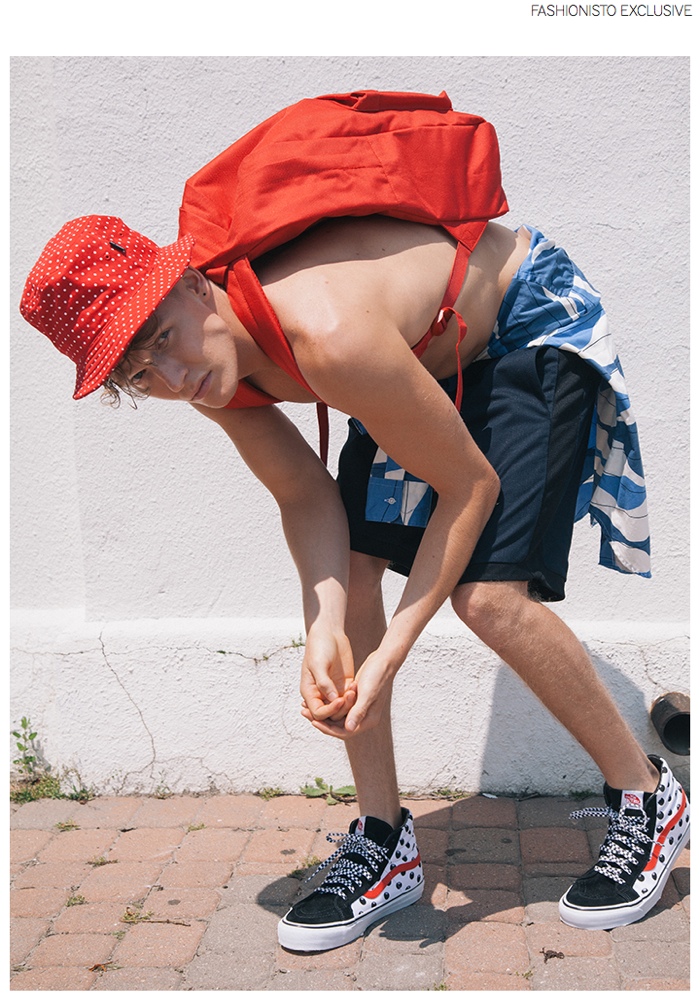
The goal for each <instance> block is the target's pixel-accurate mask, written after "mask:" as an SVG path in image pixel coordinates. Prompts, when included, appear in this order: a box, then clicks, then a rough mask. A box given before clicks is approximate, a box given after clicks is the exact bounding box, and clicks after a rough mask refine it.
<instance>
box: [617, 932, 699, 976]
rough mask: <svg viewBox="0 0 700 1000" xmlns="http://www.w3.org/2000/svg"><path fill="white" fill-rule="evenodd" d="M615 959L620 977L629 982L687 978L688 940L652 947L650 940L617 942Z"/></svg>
mask: <svg viewBox="0 0 700 1000" xmlns="http://www.w3.org/2000/svg"><path fill="white" fill-rule="evenodd" d="M615 958H616V960H617V964H618V967H619V969H620V976H621V977H622V978H623V979H624V980H625V981H626V982H629V981H633V980H636V979H688V978H689V976H690V947H689V942H688V941H680V942H676V943H671V942H663V943H662V944H661V946H660V947H653V938H652V939H650V940H649V941H616V942H615Z"/></svg>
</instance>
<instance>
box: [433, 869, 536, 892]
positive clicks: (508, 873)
mask: <svg viewBox="0 0 700 1000" xmlns="http://www.w3.org/2000/svg"><path fill="white" fill-rule="evenodd" d="M445 871H446V873H447V884H448V885H449V887H450V889H509V890H510V891H511V892H519V891H520V887H521V885H522V878H521V875H520V868H519V867H518V866H517V865H495V864H494V865H483V864H463V865H460V864H456V865H452V864H451V865H448V866H447V868H446V869H445Z"/></svg>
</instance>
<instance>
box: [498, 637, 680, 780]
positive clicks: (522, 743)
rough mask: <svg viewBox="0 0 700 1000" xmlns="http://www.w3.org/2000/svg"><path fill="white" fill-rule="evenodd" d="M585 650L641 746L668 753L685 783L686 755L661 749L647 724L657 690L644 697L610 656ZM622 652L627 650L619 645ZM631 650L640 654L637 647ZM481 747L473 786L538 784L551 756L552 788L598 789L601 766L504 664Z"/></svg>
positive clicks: (549, 770) (657, 752)
mask: <svg viewBox="0 0 700 1000" xmlns="http://www.w3.org/2000/svg"><path fill="white" fill-rule="evenodd" d="M588 652H589V655H590V656H591V657H592V660H593V663H594V666H595V668H596V671H597V672H598V675H599V677H600V678H601V680H602V681H603V683H604V684H605V686H606V687H607V689H608V690H609V691H610V693H611V694H612V697H613V700H614V701H615V703H616V704H617V706H618V708H619V709H620V711H621V712H622V715H623V716H624V718H625V720H626V721H627V723H628V724H629V726H630V728H631V729H632V732H633V733H634V735H635V737H636V738H637V739H638V740H639V742H640V743H641V745H642V747H643V749H644V750H645V752H646V753H653V754H658V755H659V756H662V757H664V758H665V759H667V760H668V761H669V763H670V764H671V766H672V767H673V769H674V772H675V773H676V775H677V777H678V779H679V780H680V781H681V782H683V783H684V784H686V785H687V784H688V782H689V757H681V756H677V755H675V754H674V753H671V752H670V751H669V750H668V749H666V748H665V747H664V746H663V744H662V743H661V740H660V739H659V736H658V734H657V732H656V730H655V729H654V727H653V725H652V722H651V718H650V709H651V702H652V701H653V698H654V697H655V696H656V693H655V694H654V695H653V696H652V697H648V696H647V695H645V693H644V692H643V691H642V690H641V689H640V688H639V687H638V686H637V685H636V684H635V683H634V682H633V681H632V680H631V679H630V677H629V676H628V675H626V674H625V673H623V672H622V670H620V669H619V668H618V667H617V666H616V665H615V663H614V662H613V661H612V659H610V658H608V657H606V656H603V655H600V654H599V653H596V652H595V650H593V649H590V648H589V649H588ZM621 655H626V654H625V652H624V649H623V651H622V652H621ZM631 655H636V656H642V655H643V654H642V653H641V652H640V651H639V650H636V651H635V653H634V654H631ZM484 748H485V749H484V754H483V758H482V770H481V781H480V784H479V786H478V787H480V788H481V789H483V790H486V791H492V792H496V793H497V792H498V791H499V790H503V789H507V790H509V791H510V792H511V793H512V794H519V795H527V794H530V793H532V792H533V791H536V790H537V788H538V780H539V776H540V775H541V774H542V773H547V774H550V773H551V772H552V767H553V762H556V769H557V771H558V776H557V777H555V776H554V775H553V776H552V783H553V785H552V787H553V789H554V790H555V791H556V792H557V793H559V794H562V795H566V794H569V793H571V792H574V793H581V792H592V793H594V794H599V792H600V790H601V785H602V779H601V776H600V772H599V770H598V768H597V767H596V765H595V764H594V763H593V761H592V760H591V759H590V757H589V756H588V754H587V753H586V752H585V751H584V750H583V749H582V748H581V747H580V746H579V745H578V743H577V742H576V741H575V740H574V739H573V737H572V736H570V735H569V733H568V732H567V731H566V730H565V729H564V727H563V726H562V725H561V724H560V723H559V722H557V721H556V720H555V719H554V717H553V716H552V715H551V714H550V713H549V712H548V711H547V710H546V709H545V708H544V706H543V705H542V704H541V703H540V702H539V701H538V699H537V698H536V697H535V696H534V695H533V694H532V692H531V691H530V690H529V688H527V686H526V685H525V684H524V683H523V682H522V681H521V680H520V678H519V677H518V676H517V675H516V674H515V673H514V672H513V671H512V670H511V669H510V668H509V667H507V666H505V665H501V667H500V668H499V670H498V674H497V677H496V681H495V685H494V690H493V699H492V710H491V715H490V718H489V720H488V732H487V734H486V736H485V739H484Z"/></svg>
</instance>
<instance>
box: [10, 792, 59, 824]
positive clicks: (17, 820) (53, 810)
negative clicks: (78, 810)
mask: <svg viewBox="0 0 700 1000" xmlns="http://www.w3.org/2000/svg"><path fill="white" fill-rule="evenodd" d="M74 809H75V802H71V801H70V800H69V799H38V800H37V801H36V802H25V803H24V805H22V806H20V808H19V809H18V810H17V812H15V813H13V815H12V816H11V818H10V829H12V830H52V829H53V827H54V826H55V825H56V823H62V822H65V821H66V820H69V819H70V817H71V815H72V813H73V810H74Z"/></svg>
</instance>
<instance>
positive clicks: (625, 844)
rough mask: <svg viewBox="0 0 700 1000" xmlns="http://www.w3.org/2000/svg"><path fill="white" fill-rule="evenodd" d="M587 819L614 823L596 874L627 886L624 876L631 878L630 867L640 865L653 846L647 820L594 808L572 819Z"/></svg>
mask: <svg viewBox="0 0 700 1000" xmlns="http://www.w3.org/2000/svg"><path fill="white" fill-rule="evenodd" d="M584 816H606V817H608V819H609V820H610V826H609V827H608V832H607V834H606V836H605V840H604V841H603V843H602V844H601V847H600V857H599V858H598V863H597V864H596V865H594V870H595V871H597V872H599V873H600V874H601V875H605V876H606V878H609V879H612V881H613V882H618V883H619V884H620V885H623V884H624V883H625V882H626V881H627V879H625V878H624V876H623V875H622V874H621V873H622V872H625V873H626V874H627V875H631V874H632V872H631V869H630V866H631V865H636V864H637V862H638V861H639V857H638V856H640V855H642V854H643V853H644V852H645V851H646V849H647V846H648V845H649V844H651V843H652V839H651V837H650V836H649V834H648V833H647V821H648V818H647V816H646V815H643V814H640V815H632V816H631V815H629V814H628V813H619V812H617V810H615V809H613V808H612V807H611V806H590V807H589V808H587V809H576V810H575V811H574V812H572V813H571V818H572V819H581V818H583V817H584Z"/></svg>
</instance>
